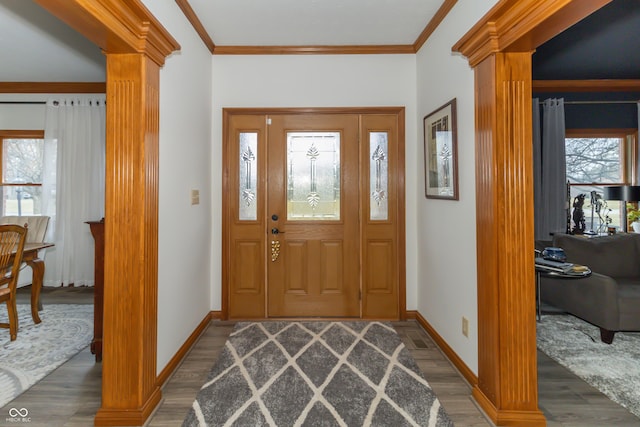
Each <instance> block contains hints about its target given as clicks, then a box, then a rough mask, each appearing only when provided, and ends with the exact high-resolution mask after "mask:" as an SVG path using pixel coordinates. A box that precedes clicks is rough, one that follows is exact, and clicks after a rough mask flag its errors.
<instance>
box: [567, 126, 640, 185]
mask: <svg viewBox="0 0 640 427" xmlns="http://www.w3.org/2000/svg"><path fill="white" fill-rule="evenodd" d="M564 137H565V139H567V138H620V139H622V158H621V159H620V161H621V163H622V174H621V175H622V182H607V183H602V182H580V183H570V184H569V185H628V184H630V183H633V181H634V177H635V176H636V168H637V165H636V162H634V161H633V159H636V158H637V153H638V129H633V128H618V129H566V130H565V136H564Z"/></svg>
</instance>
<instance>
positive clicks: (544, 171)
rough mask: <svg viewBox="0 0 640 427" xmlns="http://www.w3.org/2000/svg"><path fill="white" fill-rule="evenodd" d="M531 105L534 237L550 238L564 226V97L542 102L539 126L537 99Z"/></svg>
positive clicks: (565, 199) (565, 195) (565, 186)
mask: <svg viewBox="0 0 640 427" xmlns="http://www.w3.org/2000/svg"><path fill="white" fill-rule="evenodd" d="M533 108H534V111H533V157H534V160H533V167H534V204H535V208H534V211H535V222H534V223H535V238H536V239H541V240H550V239H551V234H552V233H558V232H565V231H566V229H567V207H568V200H567V173H566V156H565V142H564V138H565V123H564V99H562V98H560V99H547V100H545V101H543V102H542V110H543V115H542V126H541V124H540V110H539V101H538V99H537V98H536V99H534V100H533ZM540 129H542V133H541V132H540Z"/></svg>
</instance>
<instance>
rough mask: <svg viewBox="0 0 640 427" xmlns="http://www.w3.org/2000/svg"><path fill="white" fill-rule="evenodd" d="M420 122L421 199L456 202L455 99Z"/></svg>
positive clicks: (456, 145)
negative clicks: (422, 196)
mask: <svg viewBox="0 0 640 427" xmlns="http://www.w3.org/2000/svg"><path fill="white" fill-rule="evenodd" d="M423 122H424V179H425V182H424V184H425V196H426V197H427V198H428V199H449V200H458V141H457V129H456V128H457V123H456V98H453V99H452V100H451V101H449V102H447V103H446V104H444V105H443V106H442V107H440V108H438V109H436V110H435V111H433V112H432V113H430V114H427V115H426V116H425V117H424V120H423Z"/></svg>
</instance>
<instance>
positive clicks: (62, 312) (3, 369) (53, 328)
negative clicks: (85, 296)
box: [0, 304, 93, 408]
mask: <svg viewBox="0 0 640 427" xmlns="http://www.w3.org/2000/svg"><path fill="white" fill-rule="evenodd" d="M4 308H5V307H4V304H3V305H2V307H0V322H7V310H6V309H4ZM40 319H42V322H41V323H39V324H37V325H36V324H34V323H33V319H32V318H31V308H30V305H29V304H18V324H19V328H18V338H17V339H16V340H15V341H11V340H10V337H9V330H8V329H0V408H2V407H3V406H5V405H6V404H7V403H9V402H11V401H12V400H13V399H15V398H16V397H17V396H18V395H19V394H21V393H22V392H24V391H25V390H27V389H29V387H31V386H32V385H34V384H35V383H36V382H38V381H39V380H41V379H42V378H44V377H45V376H46V375H48V374H49V373H50V372H52V371H53V370H54V369H56V368H57V367H58V366H60V365H62V364H63V363H64V362H66V361H67V360H69V359H70V358H71V357H73V356H74V355H76V354H77V353H78V352H79V351H80V350H82V349H83V348H85V347H86V346H88V345H89V343H90V342H91V338H92V337H93V305H92V304H47V305H45V306H44V309H43V311H41V312H40Z"/></svg>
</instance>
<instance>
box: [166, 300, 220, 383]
mask: <svg viewBox="0 0 640 427" xmlns="http://www.w3.org/2000/svg"><path fill="white" fill-rule="evenodd" d="M215 313H219V312H214V311H210V312H209V313H207V314H206V315H205V316H204V319H202V321H201V322H200V324H198V326H196V328H195V329H194V330H193V332H192V333H191V335H189V338H187V339H186V341H185V342H184V344H182V346H181V347H180V348H179V349H178V351H177V352H176V354H175V355H174V356H173V357H172V358H171V360H169V363H167V365H166V366H165V367H164V369H163V370H162V371H161V372H160V374H159V375H158V377H157V378H156V385H157V386H158V387H162V386H163V385H164V384H165V383H166V382H167V380H168V379H169V378H171V375H173V373H174V371H175V370H176V369H178V366H180V362H182V359H184V358H185V356H186V355H187V353H189V350H191V347H193V345H194V344H195V343H196V341H197V340H198V337H199V336H200V335H201V334H202V332H204V330H205V329H206V328H207V326H208V325H209V323H210V322H211V319H214V318H215V319H217V318H218V317H215Z"/></svg>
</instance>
